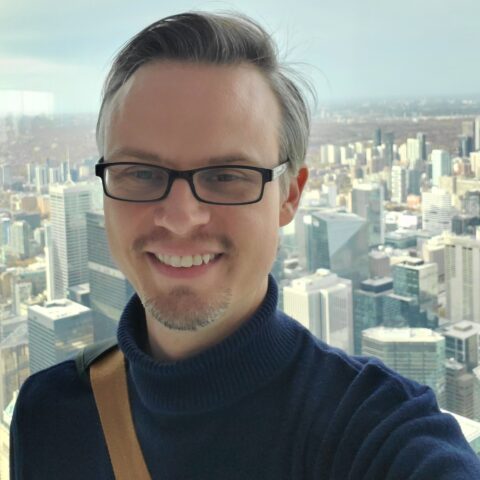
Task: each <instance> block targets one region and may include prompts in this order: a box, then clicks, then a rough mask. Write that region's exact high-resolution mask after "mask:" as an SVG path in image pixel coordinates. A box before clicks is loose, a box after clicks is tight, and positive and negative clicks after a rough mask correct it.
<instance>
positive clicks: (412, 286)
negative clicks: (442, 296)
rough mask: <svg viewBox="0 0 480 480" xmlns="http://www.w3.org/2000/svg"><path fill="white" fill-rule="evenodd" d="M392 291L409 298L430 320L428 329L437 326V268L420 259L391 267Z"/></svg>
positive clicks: (411, 259)
mask: <svg viewBox="0 0 480 480" xmlns="http://www.w3.org/2000/svg"><path fill="white" fill-rule="evenodd" d="M392 272H393V291H394V292H395V293H396V294H397V295H401V296H403V297H410V298H412V299H413V301H414V304H415V305H417V306H418V308H419V309H420V311H421V312H426V313H427V315H428V317H429V318H430V320H431V324H430V325H429V327H430V328H435V327H436V326H437V315H436V313H437V299H438V267H437V264H436V263H425V262H424V261H423V260H421V259H420V258H410V259H408V260H406V261H404V262H401V263H398V264H396V265H394V266H393V268H392Z"/></svg>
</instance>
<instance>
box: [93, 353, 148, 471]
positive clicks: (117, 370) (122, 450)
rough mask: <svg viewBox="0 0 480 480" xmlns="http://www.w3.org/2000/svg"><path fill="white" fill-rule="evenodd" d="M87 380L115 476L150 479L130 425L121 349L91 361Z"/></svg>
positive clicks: (130, 415) (133, 429)
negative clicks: (90, 387) (89, 383)
mask: <svg viewBox="0 0 480 480" xmlns="http://www.w3.org/2000/svg"><path fill="white" fill-rule="evenodd" d="M90 382H91V384H92V389H93V395H94V397H95V402H96V404H97V409H98V413H99V415H100V421H101V422H102V428H103V433H104V435H105V440H106V442H107V447H108V452H109V454H110V460H111V462H112V466H113V471H114V473H115V478H116V480H132V479H135V480H150V479H151V477H150V474H149V472H148V469H147V466H146V465H145V460H144V458H143V454H142V450H141V448H140V444H139V443H138V438H137V435H136V433H135V428H134V426H133V420H132V414H131V411H130V402H129V400H128V389H127V376H126V373H125V361H124V357H123V354H122V352H121V351H120V350H118V349H114V350H112V351H111V352H109V353H108V354H106V355H104V356H103V357H101V358H100V359H99V360H97V361H95V362H94V363H93V364H92V365H91V367H90Z"/></svg>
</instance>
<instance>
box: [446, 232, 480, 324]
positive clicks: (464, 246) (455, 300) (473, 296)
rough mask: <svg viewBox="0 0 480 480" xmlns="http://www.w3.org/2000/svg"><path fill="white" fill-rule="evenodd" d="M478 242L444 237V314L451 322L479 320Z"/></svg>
mask: <svg viewBox="0 0 480 480" xmlns="http://www.w3.org/2000/svg"><path fill="white" fill-rule="evenodd" d="M479 285H480V241H479V240H476V239H473V238H468V237H457V236H454V235H445V290H446V293H447V305H446V313H447V317H448V319H449V320H450V321H451V322H454V323H455V322H459V321H461V320H470V321H473V322H478V321H479V319H480V295H479V290H478V286H479Z"/></svg>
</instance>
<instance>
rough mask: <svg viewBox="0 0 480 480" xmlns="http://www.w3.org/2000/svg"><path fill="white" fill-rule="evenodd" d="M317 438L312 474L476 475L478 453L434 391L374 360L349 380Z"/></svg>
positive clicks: (469, 479) (442, 479) (357, 479)
mask: <svg viewBox="0 0 480 480" xmlns="http://www.w3.org/2000/svg"><path fill="white" fill-rule="evenodd" d="M318 438H319V439H321V443H320V453H319V454H317V456H316V462H315V467H314V471H315V472H316V475H314V478H316V479H319V478H322V479H323V478H325V479H327V478H328V479H340V478H342V479H350V480H361V479H364V480H377V479H378V480H432V479H435V480H452V479H455V480H473V479H477V478H478V479H480V460H479V458H478V457H477V456H476V455H475V453H474V452H473V450H472V449H471V447H470V446H469V444H468V442H467V441H466V439H465V438H464V436H463V434H462V431H461V430H460V427H459V425H458V423H457V422H456V420H455V419H454V418H453V417H452V416H451V415H448V414H445V413H442V412H441V411H440V410H439V408H438V405H437V402H436V399H435V395H434V393H433V391H432V390H431V389H430V388H429V387H426V386H422V385H419V384H417V383H416V382H413V381H410V380H407V379H405V378H403V377H401V376H399V375H397V374H396V373H395V372H393V371H391V370H389V369H388V368H386V367H385V366H384V365H383V364H381V363H380V362H378V361H375V360H372V361H370V362H369V363H367V364H366V365H365V366H364V367H363V368H362V369H361V371H360V372H359V374H358V375H357V376H356V378H355V380H354V381H353V382H352V383H351V384H350V386H349V388H348V389H347V391H346V392H345V393H344V395H343V396H342V399H341V401H340V403H339V405H338V408H337V409H336V411H335V413H334V415H332V417H331V421H330V422H329V425H328V428H327V430H326V431H325V432H324V433H323V434H320V435H319V437H318ZM317 445H318V443H317Z"/></svg>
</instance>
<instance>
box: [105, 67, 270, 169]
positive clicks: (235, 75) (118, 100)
mask: <svg viewBox="0 0 480 480" xmlns="http://www.w3.org/2000/svg"><path fill="white" fill-rule="evenodd" d="M106 117H107V118H106V122H105V123H106V128H105V133H106V136H105V152H104V153H105V156H107V158H108V155H109V153H112V152H115V151H116V150H118V149H121V148H131V149H142V150H146V151H148V152H151V153H153V154H157V155H159V156H161V157H163V158H170V159H172V160H174V161H177V160H178V161H183V160H185V161H189V160H192V159H193V158H195V159H198V160H201V159H202V157H211V156H212V155H213V156H221V155H232V154H242V155H243V156H250V157H253V158H254V159H255V158H258V159H260V158H265V156H267V158H268V157H269V156H274V157H275V158H274V159H276V158H277V157H278V143H279V142H278V138H279V130H280V108H279V104H278V101H277V99H276V97H275V95H274V93H273V91H272V89H271V87H270V85H269V84H268V82H267V80H266V79H265V78H264V76H263V75H262V74H261V72H260V71H259V70H258V69H257V68H255V67H254V66H250V65H226V66H224V65H222V66H217V65H205V64H192V63H183V62H155V63H151V64H148V65H145V66H143V67H141V68H140V69H138V70H137V71H136V72H135V74H134V75H132V76H131V77H130V79H129V80H128V81H127V83H126V84H125V85H124V86H123V87H122V88H121V89H120V90H119V91H118V92H117V94H116V96H115V97H114V99H113V100H112V102H111V106H110V112H107V114H106Z"/></svg>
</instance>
